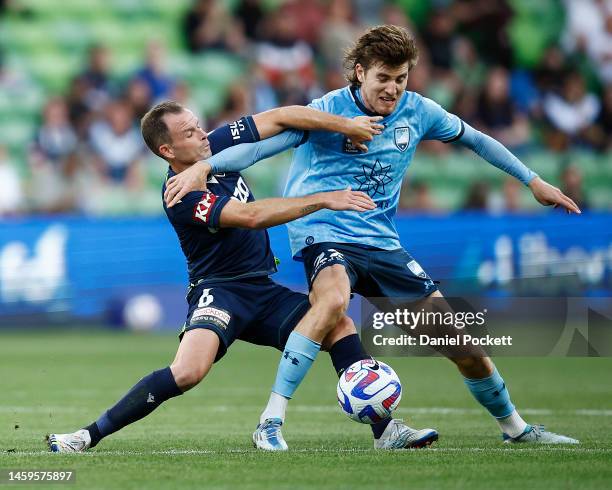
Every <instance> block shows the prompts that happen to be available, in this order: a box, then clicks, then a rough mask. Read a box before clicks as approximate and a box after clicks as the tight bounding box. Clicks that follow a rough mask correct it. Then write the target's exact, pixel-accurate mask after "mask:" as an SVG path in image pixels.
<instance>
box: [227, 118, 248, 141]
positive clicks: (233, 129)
mask: <svg viewBox="0 0 612 490" xmlns="http://www.w3.org/2000/svg"><path fill="white" fill-rule="evenodd" d="M229 128H230V134H231V135H232V140H233V141H238V140H240V133H243V132H244V130H245V127H244V123H243V122H242V119H238V121H234V122H233V123H231V124H230V125H229Z"/></svg>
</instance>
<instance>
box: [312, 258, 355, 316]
mask: <svg viewBox="0 0 612 490" xmlns="http://www.w3.org/2000/svg"><path fill="white" fill-rule="evenodd" d="M350 297H351V282H350V279H349V276H348V274H347V271H346V267H345V266H344V265H340V264H334V265H331V266H329V267H326V268H324V269H323V270H321V272H319V274H317V277H316V278H315V280H314V281H313V283H312V286H311V289H310V302H311V304H312V305H313V306H314V305H317V304H320V303H326V304H328V305H329V307H330V308H331V309H334V310H338V311H342V312H344V311H346V308H347V307H348V303H349V300H350Z"/></svg>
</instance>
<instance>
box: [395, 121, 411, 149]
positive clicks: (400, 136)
mask: <svg viewBox="0 0 612 490" xmlns="http://www.w3.org/2000/svg"><path fill="white" fill-rule="evenodd" d="M393 139H394V140H395V146H397V149H398V150H399V151H406V148H408V144H409V143H410V129H409V128H408V127H406V126H402V127H401V128H395V132H394V134H393Z"/></svg>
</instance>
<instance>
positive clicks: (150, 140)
mask: <svg viewBox="0 0 612 490" xmlns="http://www.w3.org/2000/svg"><path fill="white" fill-rule="evenodd" d="M184 110H185V108H184V107H183V106H182V105H181V104H179V103H178V102H174V101H173V100H167V101H165V102H161V103H159V104H157V105H156V106H155V107H153V108H152V109H151V110H150V111H149V112H147V113H146V114H145V115H144V116H142V119H141V120H140V132H141V133H142V138H143V139H144V140H145V143H146V144H147V146H148V147H149V149H150V150H151V151H152V152H153V153H155V154H156V155H157V156H158V157H161V158H164V157H162V156H161V154H160V153H159V147H160V146H161V145H164V144H166V143H171V142H172V139H171V137H170V132H169V131H168V126H167V125H166V122H165V121H164V116H165V115H166V114H180V113H181V112H183V111H184Z"/></svg>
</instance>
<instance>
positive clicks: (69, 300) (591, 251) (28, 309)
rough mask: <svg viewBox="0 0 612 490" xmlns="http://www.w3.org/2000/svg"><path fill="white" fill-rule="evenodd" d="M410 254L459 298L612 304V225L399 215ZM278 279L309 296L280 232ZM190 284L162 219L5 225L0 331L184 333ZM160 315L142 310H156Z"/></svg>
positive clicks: (586, 220)
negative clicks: (41, 324) (117, 328)
mask: <svg viewBox="0 0 612 490" xmlns="http://www.w3.org/2000/svg"><path fill="white" fill-rule="evenodd" d="M396 224H397V229H398V232H399V234H400V237H401V238H402V243H403V245H404V247H405V248H406V249H407V250H408V251H409V252H410V253H411V254H412V255H413V256H414V257H415V258H416V259H417V261H418V262H419V263H420V264H421V265H422V266H423V268H424V269H425V270H426V271H427V272H428V273H429V274H430V275H431V276H432V278H434V279H438V280H440V281H441V282H442V289H443V291H444V292H445V293H449V294H468V293H469V294H474V293H482V292H486V293H487V294H497V295H499V294H508V295H582V294H587V295H610V293H612V280H611V277H612V274H611V272H612V214H609V213H596V214H584V215H581V216H567V215H563V214H561V213H549V214H544V215H511V216H497V217H492V216H490V215H485V214H478V213H474V214H472V213H468V214H466V213H461V214H452V215H440V216H425V215H400V216H398V217H397V219H396ZM270 238H271V242H272V246H273V249H274V252H275V254H276V256H277V257H278V258H279V259H280V265H279V272H278V273H277V274H276V279H277V280H278V281H279V282H281V283H283V284H285V285H287V286H289V287H293V288H296V289H301V290H304V288H305V281H304V276H303V268H302V265H301V264H300V263H299V262H295V261H293V260H292V258H291V255H290V251H289V246H288V240H287V234H286V229H285V227H283V226H280V227H276V228H273V229H271V230H270ZM186 285H187V272H186V266H185V262H184V258H183V255H182V252H181V250H180V247H179V245H178V240H177V238H176V236H175V234H174V231H173V230H172V228H171V226H170V225H169V224H168V222H167V221H166V219H165V218H164V217H159V218H148V219H143V218H125V219H116V218H115V219H110V218H104V219H102V218H96V219H93V218H92V219H88V218H83V217H50V218H23V219H6V220H4V221H2V223H1V225H0V325H5V326H7V325H12V324H14V323H15V321H18V320H19V319H23V318H28V317H32V316H35V317H36V318H37V321H45V319H51V320H53V319H54V321H56V322H57V321H59V322H68V321H71V322H74V321H85V322H87V321H96V322H100V323H104V322H111V323H113V322H116V323H118V324H120V323H121V322H122V321H123V319H122V317H121V308H123V306H124V305H125V304H126V302H128V301H129V299H130V298H132V297H135V296H138V295H143V294H144V295H149V296H152V297H154V298H155V299H156V301H157V303H158V304H159V310H160V315H159V316H160V317H159V318H158V319H157V323H160V324H162V325H166V326H169V327H173V328H177V327H180V325H181V324H182V322H183V321H184V314H185V311H186V309H185V300H184V294H185V288H186ZM147 305H150V303H146V302H145V303H143V306H141V308H144V309H147V308H148V307H149V306H147Z"/></svg>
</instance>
